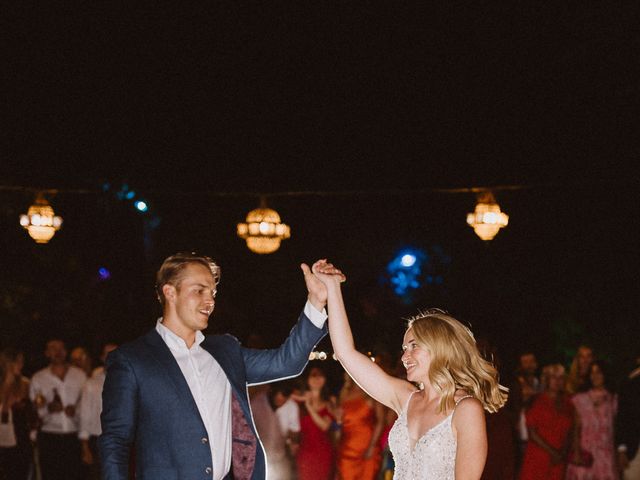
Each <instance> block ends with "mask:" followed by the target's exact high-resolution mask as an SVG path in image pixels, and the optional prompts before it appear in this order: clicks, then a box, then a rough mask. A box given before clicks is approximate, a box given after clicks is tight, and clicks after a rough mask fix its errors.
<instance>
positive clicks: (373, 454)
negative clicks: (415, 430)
mask: <svg viewBox="0 0 640 480" xmlns="http://www.w3.org/2000/svg"><path fill="white" fill-rule="evenodd" d="M344 377H345V378H344V384H343V386H342V389H341V390H340V397H339V406H340V408H339V410H340V411H341V415H340V416H339V417H338V423H339V424H341V426H342V428H341V429H339V430H338V432H339V438H340V441H339V444H338V459H337V462H336V467H337V470H338V478H339V479H340V480H374V479H375V477H376V473H378V470H380V462H381V454H380V435H381V434H382V430H383V428H384V421H385V418H384V406H383V405H382V404H381V403H378V402H376V401H375V400H373V399H372V398H371V397H369V395H367V394H366V393H365V392H364V390H362V389H361V388H360V387H358V385H357V384H356V383H354V382H353V380H352V379H351V377H350V376H349V375H348V374H346V373H345V375H344Z"/></svg>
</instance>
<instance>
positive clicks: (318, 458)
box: [296, 366, 335, 480]
mask: <svg viewBox="0 0 640 480" xmlns="http://www.w3.org/2000/svg"><path fill="white" fill-rule="evenodd" d="M306 388H307V390H306V392H304V394H303V397H302V399H301V400H302V402H301V418H300V447H299V450H298V455H297V456H296V464H297V466H298V480H332V479H333V473H334V462H335V459H334V451H333V442H332V439H331V436H330V429H331V426H332V424H333V423H334V420H335V417H334V416H333V414H332V412H331V410H332V404H331V399H330V397H329V394H328V388H327V377H326V375H325V373H324V371H323V370H322V369H321V368H320V367H317V366H312V367H310V368H309V371H308V374H307V377H306Z"/></svg>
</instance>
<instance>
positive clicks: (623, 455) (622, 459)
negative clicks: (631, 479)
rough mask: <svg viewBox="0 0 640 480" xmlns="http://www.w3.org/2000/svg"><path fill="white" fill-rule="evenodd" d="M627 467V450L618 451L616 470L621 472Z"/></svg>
mask: <svg viewBox="0 0 640 480" xmlns="http://www.w3.org/2000/svg"><path fill="white" fill-rule="evenodd" d="M627 468H629V457H627V452H618V470H619V471H620V473H623V472H624V471H625V470H626V469H627Z"/></svg>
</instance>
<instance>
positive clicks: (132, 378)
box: [98, 313, 327, 480]
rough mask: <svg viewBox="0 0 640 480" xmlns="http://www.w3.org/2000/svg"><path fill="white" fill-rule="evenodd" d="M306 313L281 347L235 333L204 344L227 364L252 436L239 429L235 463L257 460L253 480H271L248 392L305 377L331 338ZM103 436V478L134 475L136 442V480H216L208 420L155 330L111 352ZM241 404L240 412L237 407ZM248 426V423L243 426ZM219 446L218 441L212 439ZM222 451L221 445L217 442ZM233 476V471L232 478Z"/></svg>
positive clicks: (236, 400) (235, 397) (235, 398)
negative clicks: (313, 356)
mask: <svg viewBox="0 0 640 480" xmlns="http://www.w3.org/2000/svg"><path fill="white" fill-rule="evenodd" d="M326 333H327V328H326V326H325V327H324V328H323V329H319V328H317V327H315V326H314V325H313V323H311V321H310V320H309V319H308V318H307V317H306V316H305V315H304V313H303V314H301V315H300V318H299V319H298V322H297V324H296V325H295V326H294V327H293V329H292V330H291V333H290V335H289V337H288V338H287V339H286V340H285V342H284V343H283V344H282V345H281V346H280V347H279V348H277V349H273V350H254V349H248V348H244V347H242V346H241V345H240V343H239V342H238V340H237V339H236V338H235V337H232V336H231V335H214V336H207V337H206V338H205V340H204V341H203V342H202V344H201V346H202V347H203V348H204V349H206V350H207V351H208V352H209V353H210V354H211V355H212V356H213V357H214V358H215V359H216V361H217V362H218V363H219V364H220V366H221V367H222V369H223V370H224V372H225V373H226V375H227V378H228V379H229V382H230V383H231V387H232V392H233V401H234V403H235V406H236V408H234V411H238V412H239V411H241V412H242V415H243V417H244V420H245V421H246V424H245V425H248V427H249V428H248V429H247V431H248V432H249V436H248V438H247V436H246V435H245V437H244V438H237V437H238V435H236V432H233V437H234V438H233V444H232V449H233V451H234V454H233V458H234V459H236V458H241V457H242V456H243V454H242V452H240V455H239V456H238V455H237V454H238V452H239V451H241V450H243V449H244V450H248V451H247V455H246V458H251V459H253V458H255V464H254V465H253V468H252V469H250V470H249V471H250V472H252V473H251V474H250V477H248V478H250V479H251V480H264V479H265V477H266V466H265V463H266V462H265V455H264V449H263V448H262V445H261V444H260V443H259V440H258V438H257V434H256V428H255V424H254V422H253V418H252V416H251V411H250V408H249V396H248V393H247V387H248V386H249V385H252V384H260V383H266V382H272V381H276V380H281V379H285V378H290V377H294V376H297V375H299V374H300V373H301V372H302V370H303V369H304V367H305V366H306V364H307V362H308V360H309V353H310V352H311V351H312V350H313V348H314V347H315V345H316V344H317V343H318V342H319V341H320V340H321V339H322V337H324V335H326ZM102 403H103V407H102V415H101V422H102V435H101V436H100V438H99V440H98V446H99V450H100V457H101V462H102V472H103V473H102V478H103V479H105V480H125V479H127V478H128V462H129V452H130V449H131V446H132V445H135V463H136V478H137V480H145V479H153V480H178V479H189V480H197V479H203V480H205V479H210V478H212V476H213V472H212V470H211V467H212V459H211V450H210V446H209V441H210V440H209V438H208V435H207V431H206V429H205V426H204V423H203V421H202V419H201V417H200V413H199V412H198V408H197V406H196V403H195V401H194V399H193V396H192V395H191V391H190V390H189V386H188V384H187V382H186V380H185V378H184V376H183V375H182V372H181V371H180V367H179V366H178V364H177V362H176V360H175V358H174V357H173V355H172V353H171V351H170V350H169V347H167V345H166V344H165V343H164V341H163V340H162V338H161V337H160V335H159V334H158V332H156V330H155V329H154V330H151V331H150V332H149V333H147V334H146V335H144V336H142V337H140V338H138V339H137V340H134V341H133V342H131V343H128V344H125V345H122V346H121V347H120V348H118V349H117V350H115V351H113V352H111V354H110V355H109V357H108V359H107V375H106V380H105V384H104V390H103V393H102ZM238 404H239V407H240V408H237V407H238ZM243 423H244V422H243ZM211 441H213V442H215V439H211ZM214 447H215V445H214ZM225 478H229V479H232V478H234V476H233V468H232V472H230V473H229V474H228V476H227V477H225Z"/></svg>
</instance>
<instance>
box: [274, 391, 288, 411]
mask: <svg viewBox="0 0 640 480" xmlns="http://www.w3.org/2000/svg"><path fill="white" fill-rule="evenodd" d="M272 400H273V405H274V406H275V407H276V408H279V407H281V406H282V405H284V403H285V402H286V401H287V397H286V396H285V394H284V393H282V392H276V393H274V394H273V399H272Z"/></svg>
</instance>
